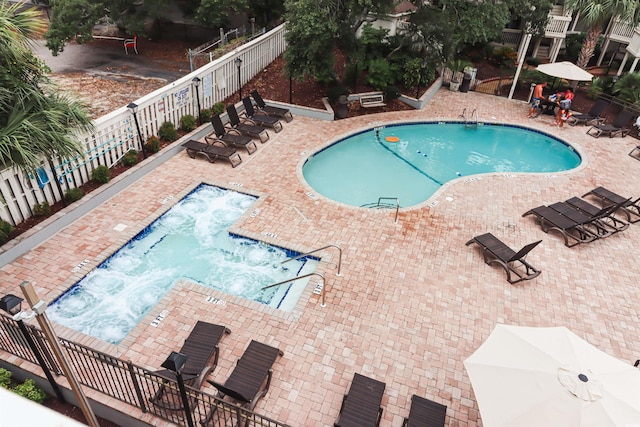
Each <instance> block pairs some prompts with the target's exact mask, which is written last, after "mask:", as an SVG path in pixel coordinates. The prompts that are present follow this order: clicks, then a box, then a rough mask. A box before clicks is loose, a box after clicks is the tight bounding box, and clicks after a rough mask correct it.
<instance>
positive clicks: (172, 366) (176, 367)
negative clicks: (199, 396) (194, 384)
mask: <svg viewBox="0 0 640 427" xmlns="http://www.w3.org/2000/svg"><path fill="white" fill-rule="evenodd" d="M188 358H189V356H187V355H186V354H182V353H178V352H177V351H172V352H171V354H170V355H169V357H167V360H165V361H164V362H162V365H160V366H162V367H163V368H165V369H168V370H170V371H172V372H175V374H176V378H177V379H178V388H179V389H180V396H181V397H182V403H183V404H184V412H185V414H186V415H187V424H188V426H189V427H194V425H193V419H192V418H191V409H190V408H189V397H188V396H187V389H186V388H185V387H184V381H183V379H182V370H183V369H184V365H185V364H186V363H187V359H188Z"/></svg>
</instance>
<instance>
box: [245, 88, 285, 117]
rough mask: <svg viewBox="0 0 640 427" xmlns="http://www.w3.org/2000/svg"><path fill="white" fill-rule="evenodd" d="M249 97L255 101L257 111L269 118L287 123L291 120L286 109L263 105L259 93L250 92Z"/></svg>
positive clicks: (255, 91)
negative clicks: (279, 119)
mask: <svg viewBox="0 0 640 427" xmlns="http://www.w3.org/2000/svg"><path fill="white" fill-rule="evenodd" d="M251 97H252V98H253V100H254V101H256V106H257V107H258V109H259V110H260V111H263V112H264V113H265V114H267V115H269V116H274V117H280V118H281V119H284V120H285V121H286V122H287V123H289V122H290V121H291V120H293V115H292V114H291V111H289V110H288V109H287V108H282V107H274V106H272V105H267V104H265V102H264V99H262V96H260V93H259V92H258V91H257V90H252V91H251Z"/></svg>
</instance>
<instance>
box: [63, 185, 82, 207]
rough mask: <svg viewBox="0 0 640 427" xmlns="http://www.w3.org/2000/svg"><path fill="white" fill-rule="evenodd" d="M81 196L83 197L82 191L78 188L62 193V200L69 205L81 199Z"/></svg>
mask: <svg viewBox="0 0 640 427" xmlns="http://www.w3.org/2000/svg"><path fill="white" fill-rule="evenodd" d="M82 196H84V193H83V192H82V189H81V188H78V187H76V188H70V189H68V190H67V191H66V192H65V193H64V199H65V200H66V201H67V202H71V203H73V202H76V201H78V200H80V199H82Z"/></svg>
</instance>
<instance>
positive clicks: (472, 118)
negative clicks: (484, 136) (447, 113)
mask: <svg viewBox="0 0 640 427" xmlns="http://www.w3.org/2000/svg"><path fill="white" fill-rule="evenodd" d="M458 117H462V118H463V119H464V126H465V127H467V126H476V127H477V126H478V110H477V109H476V108H474V109H473V111H472V112H471V114H470V115H469V116H467V109H466V108H465V109H464V110H462V114H460V116H458Z"/></svg>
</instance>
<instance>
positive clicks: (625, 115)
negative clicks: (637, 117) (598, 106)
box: [587, 110, 633, 138]
mask: <svg viewBox="0 0 640 427" xmlns="http://www.w3.org/2000/svg"><path fill="white" fill-rule="evenodd" d="M632 117H633V113H632V112H631V111H627V110H622V111H621V112H620V113H618V115H617V116H616V118H615V119H613V123H611V124H610V125H609V124H606V123H597V124H595V125H593V126H592V127H590V128H589V130H588V131H587V135H591V136H593V137H595V138H598V137H600V135H609V138H613V137H614V136H616V135H620V136H621V137H623V138H624V137H625V136H627V134H628V133H629V132H631V128H630V127H629V126H628V125H629V121H631V118H632ZM592 131H593V133H591V132H592Z"/></svg>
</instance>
